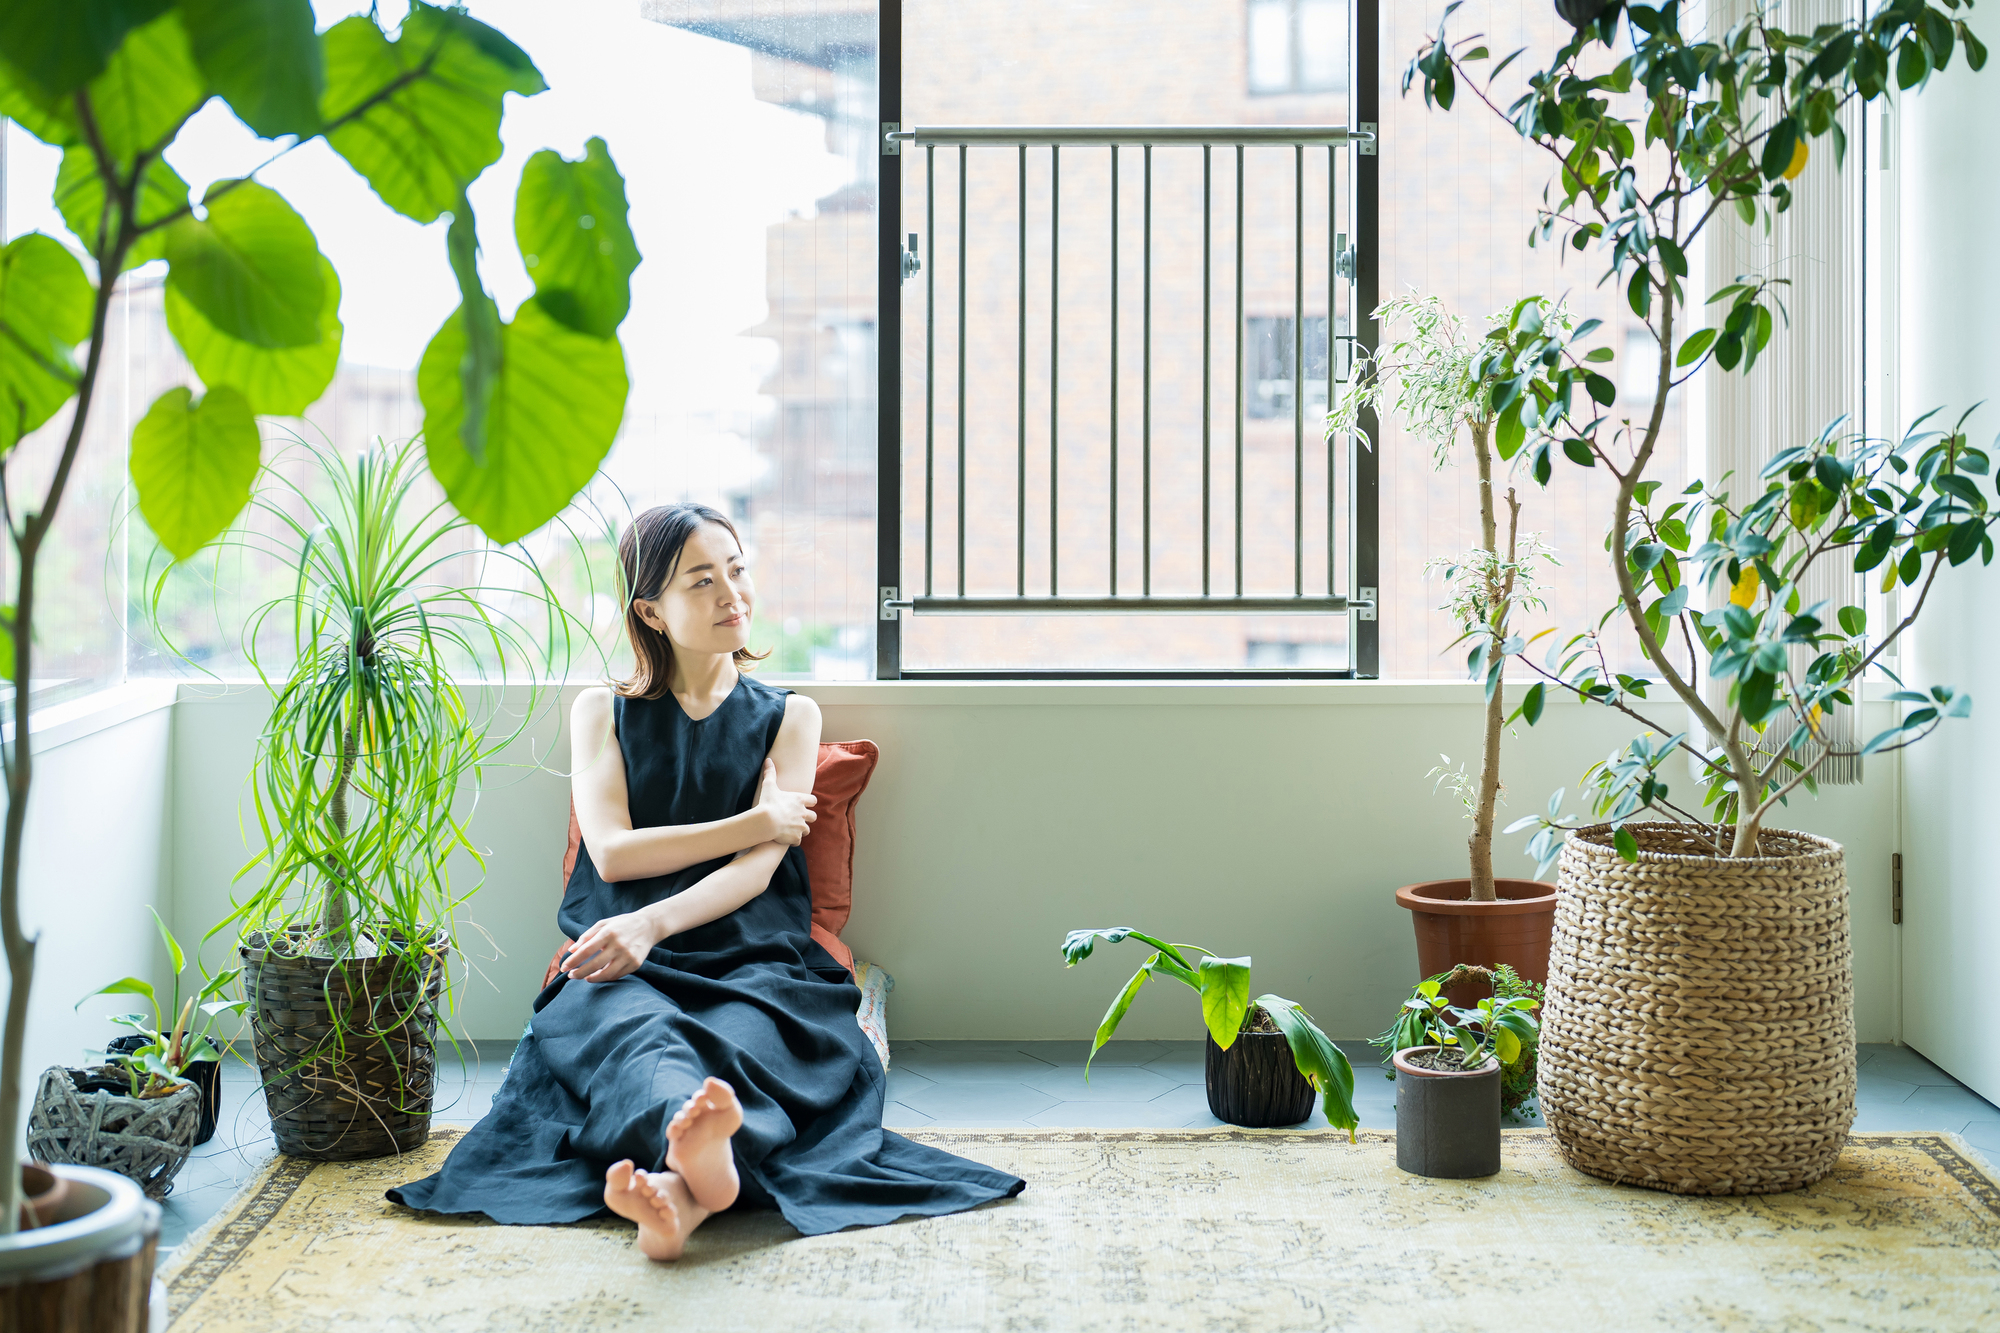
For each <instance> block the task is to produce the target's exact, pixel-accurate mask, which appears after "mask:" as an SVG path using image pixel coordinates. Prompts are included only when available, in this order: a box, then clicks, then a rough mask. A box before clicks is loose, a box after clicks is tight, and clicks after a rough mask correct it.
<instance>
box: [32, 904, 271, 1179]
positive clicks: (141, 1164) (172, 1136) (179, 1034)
mask: <svg viewBox="0 0 2000 1333" xmlns="http://www.w3.org/2000/svg"><path fill="white" fill-rule="evenodd" d="M153 920H154V922H155V924H157V925H158V926H159V928H160V938H161V939H162V940H163V941H164V942H165V943H166V946H167V956H168V957H169V958H170V959H172V960H173V965H174V985H173V997H172V1000H171V1002H170V1003H169V1004H168V1005H167V1007H166V1008H165V1009H164V1010H163V1009H162V1008H161V1007H160V998H159V994H158V992H156V991H155V990H154V988H153V985H152V983H151V982H149V981H147V980H146V979H145V978H143V977H123V978H121V979H119V980H117V981H114V982H112V983H111V984H110V985H108V986H102V987H99V988H98V989H97V990H94V991H92V992H91V993H90V994H89V995H86V996H84V997H83V999H82V1000H78V1001H77V1005H78V1006H79V1007H81V1006H82V1005H83V1004H84V1002H85V1001H87V1000H91V999H94V998H96V997H97V996H99V995H138V996H142V997H143V998H144V999H145V1000H146V1001H147V1002H148V1003H149V1004H150V1005H151V1006H152V1013H150V1014H143V1013H141V1014H120V1015H118V1016H117V1017H115V1018H114V1019H112V1021H113V1022H114V1023H117V1024H119V1025H120V1026H121V1027H127V1028H131V1029H132V1034H131V1035H130V1036H128V1037H121V1038H118V1039H117V1040H116V1041H114V1042H112V1043H111V1044H110V1046H109V1048H108V1049H107V1052H106V1055H107V1058H106V1061H105V1063H104V1064H102V1065H97V1066H94V1067H90V1068H85V1069H65V1068H63V1067H62V1066H60V1065H58V1066H55V1067H52V1068H50V1069H48V1070H46V1071H44V1072H43V1074H42V1080H41V1084H40V1086H39V1087H38V1088H37V1089H36V1093H35V1105H34V1109H33V1111H32V1112H30V1114H29V1116H28V1151H29V1153H30V1154H32V1155H33V1156H34V1157H36V1158H37V1159H39V1160H41V1161H43V1162H51V1163H57V1162H59V1163H64V1164H68V1165H73V1166H90V1167H100V1168H103V1169H106V1170H110V1171H116V1172H118V1173H119V1174H120V1175H122V1176H126V1177H128V1178H129V1179H131V1180H132V1181H133V1182H135V1183H136V1184H137V1185H138V1186H139V1187H140V1188H141V1189H143V1190H144V1191H145V1193H146V1197H147V1198H149V1199H164V1198H165V1197H166V1196H167V1195H168V1194H169V1193H170V1192H171V1191H172V1189H173V1182H174V1177H175V1176H176V1175H177V1174H179V1172H180V1169H181V1167H182V1166H183V1165H185V1164H186V1162H187V1157H188V1152H189V1150H190V1149H192V1148H193V1147H194V1146H195V1145H196V1144H199V1143H205V1142H207V1141H208V1139H209V1137H210V1136H212V1135H213V1134H214V1133H215V1120H216V1099H217V1097H218V1096H219V1094H220V1091H221V1077H220V1075H221V1069H222V1052H221V1051H220V1050H218V1049H217V1047H216V1045H215V1043H214V1040H213V1034H214V1031H215V1024H216V1022H217V1020H219V1019H220V1018H221V1017H222V1016H223V1015H225V1014H229V1015H235V1014H240V1013H242V1012H243V1007H244V1002H243V1001H242V1000H230V999H225V998H223V993H224V992H225V991H227V990H228V989H229V987H230V986H231V985H232V984H233V983H234V982H235V980H236V976H237V973H236V970H235V969H233V968H232V969H230V970H228V971H225V972H220V973H217V974H216V975H215V976H212V977H205V978H203V981H202V986H201V989H200V990H199V991H197V992H196V993H195V994H193V995H190V996H188V997H187V998H186V999H185V1000H183V999H182V998H181V973H182V972H183V971H185V970H186V968H187V958H186V956H185V955H184V954H183V953H182V951H181V946H180V942H179V941H177V940H176V939H175V938H174V936H173V932H172V931H170V930H168V929H167V923H166V922H164V921H161V920H160V914H159V913H158V912H157V911H156V912H154V913H153Z"/></svg>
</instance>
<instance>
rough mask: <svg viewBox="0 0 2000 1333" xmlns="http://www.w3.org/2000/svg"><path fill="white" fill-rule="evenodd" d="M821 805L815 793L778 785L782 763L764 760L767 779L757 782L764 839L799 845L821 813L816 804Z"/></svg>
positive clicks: (759, 812) (758, 809) (758, 810)
mask: <svg viewBox="0 0 2000 1333" xmlns="http://www.w3.org/2000/svg"><path fill="white" fill-rule="evenodd" d="M818 804H819V797H817V796H814V795H813V794H812V793H811V792H796V791H786V790H784V789H783V788H782V787H780V786H779V785H778V766H777V765H776V764H774V763H772V762H771V761H770V760H769V759H766V760H765V761H764V778H763V781H761V782H760V783H758V785H757V806H756V812H757V814H758V816H759V817H760V818H762V819H763V821H764V826H765V833H764V837H763V839H762V841H764V842H777V843H783V844H784V845H785V846H787V847H796V846H798V845H799V844H800V843H801V842H803V841H805V836H806V834H807V832H808V831H810V830H811V828H812V823H813V821H814V820H815V819H818V818H819V816H818V815H817V814H815V813H814V812H813V807H814V806H815V805H818Z"/></svg>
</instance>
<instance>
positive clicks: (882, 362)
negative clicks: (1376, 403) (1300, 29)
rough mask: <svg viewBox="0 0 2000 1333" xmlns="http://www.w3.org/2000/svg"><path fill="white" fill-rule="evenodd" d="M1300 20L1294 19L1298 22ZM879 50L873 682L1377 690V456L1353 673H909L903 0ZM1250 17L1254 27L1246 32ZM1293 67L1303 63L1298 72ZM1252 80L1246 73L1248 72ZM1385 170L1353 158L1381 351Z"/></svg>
mask: <svg viewBox="0 0 2000 1333" xmlns="http://www.w3.org/2000/svg"><path fill="white" fill-rule="evenodd" d="M1380 6H1381V0H1349V7H1348V34H1349V47H1348V49H1349V50H1350V51H1351V52H1352V53H1353V64H1352V68H1351V69H1350V71H1349V77H1350V92H1349V107H1350V108H1351V109H1350V111H1349V122H1350V124H1352V125H1356V126H1360V127H1363V128H1366V129H1368V130H1370V131H1373V130H1374V129H1375V127H1376V126H1377V125H1378V124H1379V123H1380V121H1381V115H1380V95H1381V78H1380V73H1381V18H1380ZM1294 12H1296V11H1295V10H1294ZM877 14H878V18H877V21H878V23H879V25H880V27H879V31H878V34H877V40H876V52H877V61H878V64H877V69H876V88H877V96H878V99H879V103H878V104H879V108H880V109H879V112H878V115H877V121H878V123H879V125H880V127H881V132H882V134H883V136H884V138H883V140H882V142H881V144H880V145H879V147H880V150H881V163H880V171H879V172H878V173H877V181H878V189H879V191H880V197H879V198H878V199H877V201H876V210H875V218H876V245H875V254H876V275H875V277H876V330H877V332H876V336H877V340H878V341H877V346H876V359H875V365H876V377H877V378H876V472H875V476H876V523H875V563H876V580H875V581H876V597H877V601H876V606H877V611H876V620H875V678H876V679H877V680H939V681H942V680H959V681H979V680H993V681H1031V680H1050V681H1058V680H1073V681H1090V680H1219V681H1224V680H1264V681H1275V680H1374V679H1376V678H1377V676H1378V673H1379V664H1380V657H1381V630H1382V623H1381V616H1382V615H1383V614H1384V608H1382V606H1381V604H1380V600H1379V598H1377V597H1376V596H1375V593H1374V589H1376V588H1377V587H1379V586H1380V583H1381V579H1380V577H1379V571H1380V546H1381V541H1380V533H1381V519H1380V498H1381V485H1380V464H1379V460H1378V459H1377V456H1376V452H1375V450H1374V449H1372V448H1368V447H1364V446H1358V447H1356V448H1354V449H1353V450H1352V451H1351V461H1350V466H1349V469H1348V488H1349V489H1348V494H1349V505H1348V515H1349V517H1348V552H1349V556H1348V568H1349V571H1350V574H1349V580H1350V587H1351V588H1352V589H1353V590H1354V592H1355V593H1357V594H1358V595H1359V596H1360V598H1361V599H1362V600H1364V601H1374V602H1375V606H1374V608H1373V609H1372V614H1371V613H1369V612H1355V613H1351V614H1350V615H1349V617H1348V642H1349V644H1350V645H1351V647H1350V657H1349V661H1350V663H1351V664H1350V665H1349V666H1346V667H1341V668H1324V667H1322V668H1307V667H1261V668H1258V667H1248V668H1215V669H1187V668H1139V667H1135V668H1068V667H1055V668H1046V669H995V668H979V667H968V668H949V669H946V668H923V669H908V668H905V667H904V666H903V662H902V641H903V636H902V624H903V615H904V613H903V612H902V611H900V610H896V609H894V608H892V607H890V606H888V605H887V603H889V602H891V601H894V600H897V599H898V598H899V596H900V593H899V588H901V587H902V585H903V583H904V574H903V549H902V547H903V541H902V528H903V525H902V516H903V498H904V497H903V463H902V452H903V438H902V430H903V386H902V363H903V318H902V288H903V260H904V249H903V238H904V219H903V161H904V158H903V155H902V153H901V152H900V151H897V148H896V146H895V145H894V143H893V142H892V141H891V140H889V139H888V138H887V137H886V136H887V135H888V134H889V133H890V132H892V131H894V130H897V129H903V128H907V127H906V126H904V125H903V31H902V14H903V6H902V0H880V5H879V8H878V11H877ZM1247 21H1248V20H1247V10H1246V19H1245V22H1246V23H1247ZM1295 63H1296V62H1295ZM1246 78H1247V72H1246ZM1380 163H1381V158H1380V157H1379V156H1377V155H1376V152H1375V151H1374V146H1373V145H1368V146H1364V147H1363V149H1362V150H1361V151H1359V152H1356V153H1355V154H1354V156H1353V160H1352V167H1351V170H1352V172H1353V176H1352V188H1353V191H1354V218H1353V226H1354V229H1355V231H1354V236H1353V247H1354V265H1355V272H1354V312H1353V319H1352V322H1353V325H1354V328H1353V330H1352V334H1351V336H1352V337H1353V338H1355V339H1356V340H1357V341H1358V342H1359V343H1360V344H1361V345H1362V346H1368V347H1372V346H1374V345H1375V343H1376V340H1377V337H1378V330H1377V326H1376V321H1375V319H1374V310H1375V307H1376V306H1377V305H1379V304H1380V302H1381V297H1380V291H1379V286H1380V283H1379V275H1378V267H1379V251H1380V225H1379V221H1380V198H1381V174H1380ZM1360 426H1361V431H1362V433H1363V434H1364V435H1365V436H1366V438H1368V439H1371V440H1373V439H1379V438H1380V434H1381V432H1380V430H1379V423H1378V422H1377V420H1376V415H1375V413H1374V412H1373V411H1372V410H1367V411H1364V412H1363V413H1362V419H1361V422H1360Z"/></svg>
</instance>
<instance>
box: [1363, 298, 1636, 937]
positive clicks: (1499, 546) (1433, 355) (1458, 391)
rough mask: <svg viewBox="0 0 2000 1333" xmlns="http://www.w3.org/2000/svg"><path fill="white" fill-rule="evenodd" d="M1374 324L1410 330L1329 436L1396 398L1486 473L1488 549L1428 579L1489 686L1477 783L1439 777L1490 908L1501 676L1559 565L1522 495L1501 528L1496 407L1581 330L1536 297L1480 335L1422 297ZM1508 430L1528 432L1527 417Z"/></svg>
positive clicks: (1442, 447)
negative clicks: (1528, 368) (1502, 390)
mask: <svg viewBox="0 0 2000 1333" xmlns="http://www.w3.org/2000/svg"><path fill="white" fill-rule="evenodd" d="M1375 318H1376V320H1377V321H1378V322H1379V323H1380V325H1381V327H1382V328H1383V330H1384V331H1385V332H1386V331H1387V330H1389V329H1392V328H1396V327H1398V326H1403V327H1404V328H1405V329H1406V331H1405V332H1403V333H1401V334H1400V335H1398V336H1397V337H1396V338H1395V339H1394V340H1393V341H1392V342H1390V343H1389V344H1388V345H1387V346H1386V347H1383V348H1380V349H1376V350H1372V351H1371V350H1368V349H1363V351H1362V353H1361V357H1360V360H1359V364H1358V365H1357V366H1356V373H1355V374H1353V375H1352V376H1350V377H1349V379H1348V382H1347V385H1346V386H1345V387H1344V388H1343V389H1342V391H1341V393H1340V395H1339V396H1338V397H1337V398H1335V399H1334V403H1333V408H1332V410H1331V411H1330V412H1328V414H1327V421H1326V425H1327V430H1328V431H1329V432H1330V433H1335V432H1350V431H1355V432H1358V431H1360V430H1361V429H1362V421H1363V420H1364V416H1363V414H1364V412H1366V411H1367V410H1369V409H1375V410H1378V411H1379V410H1380V409H1381V408H1382V407H1383V405H1384V401H1385V399H1386V400H1387V406H1388V409H1389V411H1390V413H1392V414H1393V415H1395V416H1396V417H1399V418H1401V420H1402V421H1403V423H1404V425H1405V426H1406V427H1407V428H1408V429H1409V431H1410V432H1411V433H1412V434H1414V435H1415V436H1416V437H1417V438H1418V439H1419V440H1422V441H1423V442H1424V443H1425V444H1428V445H1429V446H1430V447H1431V453H1432V458H1433V460H1434V462H1435V463H1436V465H1437V466H1438V467H1440V468H1442V467H1445V466H1446V465H1448V464H1449V463H1450V462H1451V461H1452V458H1453V456H1454V455H1455V454H1456V452H1457V449H1458V446H1459V443H1460V441H1461V440H1467V439H1469V440H1470V442H1471V446H1472V458H1473V463H1474V465H1475V466H1476V467H1477V468H1478V476H1479V544H1478V545H1477V546H1475V547H1473V548H1472V549H1470V550H1468V551H1466V552H1464V553H1463V554H1461V555H1457V556H1453V557H1450V558H1448V559H1444V560H1439V561H1433V562H1432V563H1431V565H1430V566H1428V567H1427V568H1428V569H1431V570H1434V571H1437V572H1441V573H1442V574H1443V575H1444V580H1445V584H1446V587H1447V588H1448V590H1449V600H1448V601H1447V602H1446V604H1445V608H1444V609H1445V610H1446V611H1447V612H1449V613H1450V615H1451V617H1452V619H1453V620H1454V621H1455V622H1456V623H1457V624H1458V626H1459V635H1458V638H1456V639H1454V640H1453V641H1452V647H1454V648H1455V647H1457V646H1459V645H1461V644H1470V645H1471V647H1470V648H1469V649H1468V650H1467V655H1466V669H1467V671H1468V672H1469V673H1470V675H1471V676H1472V678H1473V679H1474V680H1477V681H1480V682H1482V683H1483V685H1484V687H1485V691H1486V714H1485V723H1484V726H1483V728H1482V731H1481V735H1480V750H1479V772H1478V774H1477V775H1476V776H1475V775H1473V774H1469V773H1467V772H1466V771H1465V769H1464V767H1463V765H1461V766H1460V767H1459V768H1458V769H1456V770H1453V769H1450V768H1440V769H1434V770H1432V772H1433V775H1435V776H1437V777H1438V779H1439V783H1440V785H1444V784H1447V783H1449V784H1450V785H1452V786H1453V787H1454V788H1455V789H1457V790H1458V793H1459V796H1460V798H1461V800H1463V802H1464V804H1465V807H1466V812H1467V814H1468V815H1469V816H1470V817H1471V819H1472V833H1471V835H1470V836H1469V837H1468V838H1467V840H1466V841H1467V850H1468V852H1469V858H1468V859H1469V869H1470V871H1471V875H1470V887H1469V891H1468V893H1467V896H1468V897H1469V898H1470V899H1471V900H1472V901H1473V902H1489V903H1490V902H1492V901H1494V897H1495V893H1494V888H1493V822H1494V814H1495V808H1496V807H1497V805H1498V804H1499V800H1500V745H1501V739H1502V735H1503V733H1504V732H1505V730H1506V718H1507V693H1506V683H1505V680H1504V679H1503V676H1504V672H1505V669H1506V665H1507V658H1508V657H1509V656H1510V655H1512V654H1514V653H1518V652H1519V651H1520V650H1521V648H1522V646H1523V644H1522V641H1521V639H1520V636H1519V635H1518V634H1517V633H1515V625H1514V617H1515V615H1516V613H1517V612H1519V611H1522V610H1533V609H1536V608H1538V607H1540V606H1541V605H1542V600H1541V594H1540V589H1539V586H1538V584H1537V582H1536V578H1535V574H1536V569H1537V567H1538V566H1539V565H1541V564H1543V563H1546V562H1549V561H1551V560H1552V559H1553V556H1552V555H1551V554H1550V553H1549V552H1548V551H1547V550H1546V549H1545V548H1544V547H1543V546H1542V544H1541V542H1540V539H1539V536H1538V534H1535V533H1532V532H1530V533H1525V534H1524V533H1522V532H1521V504H1520V499H1519V496H1518V495H1517V494H1516V493H1515V490H1514V488H1513V487H1512V486H1509V487H1507V489H1506V494H1505V496H1504V501H1505V504H1506V520H1505V528H1504V531H1503V529H1502V525H1501V518H1500V504H1501V501H1502V498H1503V497H1501V496H1500V495H1499V494H1498V491H1497V483H1496V481H1495V477H1496V472H1495V468H1494V464H1495V461H1496V445H1497V443H1498V442H1497V441H1496V440H1495V438H1494V430H1495V427H1496V425H1497V424H1498V421H1499V414H1498V413H1497V412H1496V411H1495V410H1494V407H1493V391H1494V389H1495V388H1496V387H1497V386H1498V385H1499V384H1500V383H1501V382H1502V381H1503V380H1508V379H1511V378H1512V377H1513V366H1514V362H1515V360H1516V359H1517V357H1518V354H1519V353H1520V352H1521V351H1522V350H1524V349H1525V347H1526V346H1527V343H1528V342H1529V341H1535V342H1539V340H1540V339H1541V338H1542V337H1543V335H1544V332H1545V330H1546V331H1548V332H1549V333H1552V334H1553V335H1554V336H1558V337H1572V336H1575V330H1574V329H1573V327H1572V322H1571V320H1570V318H1569V316H1568V314H1567V313H1566V312H1565V311H1564V310H1562V309H1561V307H1559V306H1555V305H1552V304H1550V303H1549V302H1546V301H1543V300H1541V299H1540V298H1538V297H1528V298H1526V299H1524V300H1522V301H1520V302H1517V303H1516V304H1515V306H1514V308H1513V309H1512V310H1510V311H1501V312H1500V313H1499V314H1496V315H1493V316H1491V317H1490V318H1488V319H1487V320H1486V322H1485V325H1484V327H1483V329H1481V330H1478V331H1474V330H1473V329H1470V328H1468V327H1467V324H1466V321H1465V320H1464V318H1462V317H1461V316H1459V315H1456V314H1453V313H1452V312H1451V311H1449V310H1447V309H1446V308H1445V305H1444V303H1443V302H1442V301H1440V300H1439V299H1438V298H1437V297H1435V296H1419V295H1416V294H1414V293H1412V294H1411V295H1408V296H1400V297H1396V298H1395V299H1393V300H1389V301H1385V302H1383V303H1382V304H1381V305H1380V306H1379V307H1377V309H1376V311H1375ZM1598 323H1599V321H1597V320H1589V321H1586V324H1585V326H1584V328H1583V330H1582V332H1583V333H1586V334H1587V333H1589V332H1590V331H1591V330H1592V329H1594V328H1596V327H1597V325H1598ZM1542 388H1543V390H1544V391H1545V392H1553V391H1554V390H1555V388H1556V386H1555V385H1554V384H1553V383H1545V384H1544V385H1543V386H1542ZM1508 429H1509V430H1510V431H1521V430H1522V427H1521V426H1520V422H1519V418H1518V416H1517V417H1515V418H1513V419H1511V420H1510V422H1509V426H1508ZM1507 443H1508V445H1509V448H1508V449H1507V453H1508V454H1509V455H1512V454H1515V453H1518V452H1519V448H1520V440H1519V439H1510V440H1509V441H1508V442H1507ZM1449 762H1450V761H1449V759H1447V760H1446V763H1447V764H1449Z"/></svg>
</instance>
